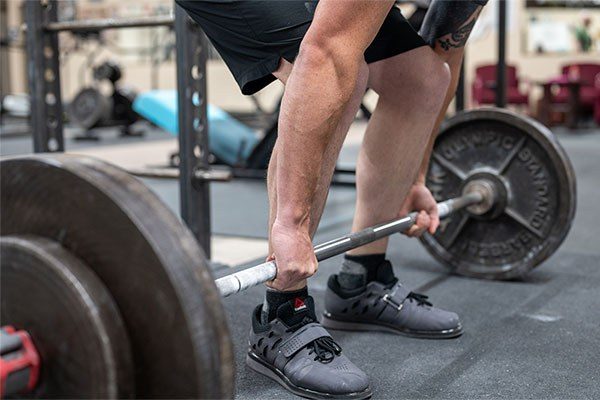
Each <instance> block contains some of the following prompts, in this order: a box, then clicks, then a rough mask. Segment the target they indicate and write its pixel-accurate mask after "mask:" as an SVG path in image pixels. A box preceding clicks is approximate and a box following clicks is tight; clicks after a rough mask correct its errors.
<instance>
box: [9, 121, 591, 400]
mask: <svg viewBox="0 0 600 400" xmlns="http://www.w3.org/2000/svg"><path fill="white" fill-rule="evenodd" d="M559 137H560V139H561V142H562V144H563V145H564V147H565V148H566V150H567V152H568V154H569V156H570V158H571V160H572V162H573V164H574V166H575V169H576V174H577V180H578V210H577V215H576V218H575V222H574V224H573V228H572V230H571V233H570V235H569V236H568V237H567V239H566V241H565V243H564V244H563V245H562V247H561V248H560V249H559V251H558V252H557V253H556V254H555V255H554V256H553V257H551V258H550V259H549V260H547V261H546V262H545V263H544V264H543V265H541V266H539V267H538V268H537V269H536V270H534V271H533V272H532V273H531V274H530V275H529V276H528V277H527V278H526V279H524V280H522V281H514V282H492V281H480V280H474V279H468V278H462V277H456V276H450V275H448V274H447V273H446V271H445V269H444V268H443V267H442V266H440V265H439V264H438V263H437V262H436V261H435V260H433V259H432V258H431V256H429V254H427V253H426V251H425V250H424V249H423V248H422V247H421V245H420V244H419V242H418V241H417V240H409V239H406V238H404V237H401V236H395V237H393V239H392V241H391V246H390V248H391V250H390V252H389V258H390V259H391V261H392V262H393V264H394V265H395V271H396V274H397V275H398V276H399V278H400V279H401V280H402V281H403V282H404V283H405V284H407V285H408V286H410V287H411V288H415V289H416V290H417V291H421V292H423V293H426V294H427V295H429V296H430V299H431V300H432V301H433V303H434V304H435V305H437V306H440V307H443V308H447V309H450V310H453V311H456V312H458V313H459V314H460V315H461V318H462V322H463V326H464V330H465V333H464V335H463V336H462V337H460V338H457V339H450V340H442V341H435V340H422V339H410V338H405V337H400V336H394V335H391V334H383V333H361V332H356V333H350V332H336V331H332V334H333V336H334V338H335V339H336V340H337V341H338V342H339V343H340V345H341V346H342V347H343V349H344V352H345V353H346V354H347V355H348V356H349V357H350V358H351V359H352V360H353V361H354V362H355V363H356V364H357V365H358V366H359V367H361V368H363V369H364V370H365V371H366V372H367V373H368V374H369V375H370V376H371V381H372V388H373V393H374V396H373V397H374V398H385V399H392V398H393V399H396V398H444V399H446V398H448V399H450V398H453V399H455V398H461V399H472V398H519V399H520V398H531V399H540V398H544V399H547V398H556V399H565V398H578V399H584V398H585V399H592V398H594V399H597V398H600V382H599V378H598V377H600V333H599V332H600V311H599V310H600V212H598V201H597V199H600V178H599V177H600V157H598V155H599V154H600V131H598V130H596V131H586V132H585V133H578V134H570V133H566V132H564V133H563V132H561V133H559ZM2 142H3V143H2V146H0V149H1V153H2V154H8V153H12V154H14V153H19V152H26V151H30V145H29V143H30V142H29V139H24V138H19V139H3V140H2ZM71 148H72V147H71ZM356 151H357V149H356V148H355V147H350V148H345V149H344V153H343V157H342V158H343V161H345V162H352V161H353V159H354V156H355V154H356ZM146 182H147V183H148V184H149V185H150V186H151V187H152V188H153V189H154V190H155V191H156V192H157V193H158V194H159V195H160V196H161V197H162V198H163V199H164V200H165V201H166V202H167V203H168V204H169V205H170V206H171V207H172V208H173V209H177V204H178V200H177V187H176V184H175V182H165V181H152V180H147V181H146ZM212 188H213V189H212V199H213V201H212V207H213V215H212V219H213V224H214V231H215V232H216V233H221V234H230V235H244V236H251V237H266V218H267V205H266V193H265V185H264V183H262V182H256V181H234V182H231V183H225V184H220V183H218V184H213V186H212ZM353 199H354V191H353V189H350V188H342V187H335V188H333V189H332V191H331V195H330V198H329V201H328V205H327V208H326V212H325V215H324V217H323V221H322V226H321V228H322V229H320V231H319V234H318V237H317V241H322V240H325V239H328V238H332V237H335V236H338V235H341V234H344V233H346V232H347V231H348V230H349V229H350V219H351V216H352V211H353V206H354V204H353ZM248 210H252V212H249V211H248ZM339 264H340V258H339V257H337V258H333V259H330V260H327V261H325V262H322V263H321V265H320V270H319V272H318V274H317V275H316V276H315V277H313V278H312V279H311V280H310V291H311V294H312V295H313V296H314V297H315V300H316V304H317V307H318V309H319V311H320V310H321V309H322V300H323V293H324V290H325V283H326V281H327V277H328V276H329V274H331V273H334V272H336V271H337V269H338V267H339ZM234 269H237V268H234ZM230 272H232V269H229V268H222V269H220V270H218V271H215V273H216V276H220V275H223V274H225V273H230ZM262 296H263V289H262V288H254V289H251V290H248V291H246V292H245V293H243V294H240V295H237V296H234V297H231V298H228V299H225V300H224V303H225V308H226V311H227V313H228V316H229V321H230V329H231V332H232V336H233V341H234V345H235V349H236V364H237V382H236V397H237V398H239V399H256V398H260V399H281V398H293V397H294V396H292V395H291V394H289V393H288V392H286V391H285V390H284V389H282V388H281V387H280V386H279V385H277V384H276V383H274V382H272V381H270V380H269V379H268V378H265V377H263V376H261V375H258V374H256V373H255V372H253V371H250V370H248V369H247V368H245V366H244V362H243V360H244V357H245V351H246V346H247V333H248V329H249V327H250V324H249V323H250V317H249V315H250V312H251V310H252V309H253V308H254V306H255V305H256V304H258V303H259V302H261V301H262Z"/></svg>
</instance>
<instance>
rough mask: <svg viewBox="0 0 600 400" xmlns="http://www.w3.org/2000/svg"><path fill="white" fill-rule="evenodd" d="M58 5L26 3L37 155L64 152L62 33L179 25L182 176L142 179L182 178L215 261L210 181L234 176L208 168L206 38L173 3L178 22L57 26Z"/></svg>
mask: <svg viewBox="0 0 600 400" xmlns="http://www.w3.org/2000/svg"><path fill="white" fill-rule="evenodd" d="M57 2H58V1H57V0H28V1H26V2H25V22H26V41H27V56H28V59H27V73H28V82H29V91H30V98H31V130H32V137H33V149H34V152H36V153H41V152H62V151H64V150H65V146H64V136H63V120H62V115H63V107H62V96H61V88H60V64H59V48H58V32H62V31H68V32H81V31H100V30H105V29H121V28H139V27H154V26H170V25H173V24H174V25H175V34H176V38H177V58H176V59H177V68H176V70H177V88H178V93H179V98H178V107H179V115H178V117H179V155H180V159H181V162H180V166H179V173H178V174H176V173H169V174H163V173H160V172H157V171H146V173H144V171H141V172H139V171H138V172H139V173H138V175H146V176H152V174H153V173H154V175H161V177H164V178H166V177H167V175H169V176H168V177H171V178H173V177H177V176H178V177H179V189H180V199H181V200H180V205H181V217H182V219H183V220H184V221H185V223H186V224H187V226H188V227H189V228H190V230H191V231H192V232H193V234H194V236H195V237H196V239H197V240H198V243H199V244H200V246H201V247H202V249H203V250H204V252H205V254H206V256H207V257H208V258H210V256H211V248H210V236H211V226H210V191H209V181H211V180H220V181H223V180H227V179H229V177H230V174H229V175H228V174H227V173H225V172H223V171H217V172H214V171H211V170H210V169H209V167H210V166H209V163H208V155H209V152H208V121H207V113H206V74H205V71H206V68H205V67H206V59H207V51H206V50H207V48H208V46H207V39H206V37H205V36H204V34H203V33H202V31H201V30H200V28H199V27H198V26H197V25H196V24H194V23H193V22H192V21H191V20H190V19H189V17H188V16H187V14H186V13H185V11H184V10H183V9H182V8H181V7H179V6H178V5H177V4H175V3H173V9H174V13H175V17H173V16H159V17H145V18H126V19H99V20H87V21H70V22H58V20H57V19H58V18H57V17H58V15H57V11H58V7H57Z"/></svg>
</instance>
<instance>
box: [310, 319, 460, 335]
mask: <svg viewBox="0 0 600 400" xmlns="http://www.w3.org/2000/svg"><path fill="white" fill-rule="evenodd" d="M321 325H323V327H325V328H327V329H334V330H338V331H370V332H372V331H375V332H388V333H394V334H396V335H402V336H408V337H414V338H421V339H452V338H455V337H458V336H460V335H462V333H463V332H462V326H461V325H460V324H459V325H458V326H457V327H456V328H453V329H445V330H441V331H417V330H412V329H401V328H397V327H394V326H391V325H384V324H381V323H376V322H371V323H363V322H350V321H341V320H339V319H334V318H332V317H331V314H328V313H325V314H323V318H322V320H321Z"/></svg>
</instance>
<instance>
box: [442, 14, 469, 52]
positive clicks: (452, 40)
mask: <svg viewBox="0 0 600 400" xmlns="http://www.w3.org/2000/svg"><path fill="white" fill-rule="evenodd" d="M476 21H477V18H473V19H471V21H470V22H469V23H468V24H466V25H464V26H463V27H461V28H459V29H458V30H457V31H456V32H452V33H450V37H449V38H445V39H438V43H439V44H440V46H442V48H443V49H444V50H446V51H449V50H450V49H452V48H459V47H464V46H465V44H466V43H467V39H468V38H469V35H470V34H471V31H472V30H473V26H475V22H476Z"/></svg>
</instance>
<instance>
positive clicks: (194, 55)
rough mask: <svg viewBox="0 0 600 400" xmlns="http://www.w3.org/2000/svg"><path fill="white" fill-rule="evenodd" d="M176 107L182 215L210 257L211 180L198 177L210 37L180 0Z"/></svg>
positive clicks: (205, 151)
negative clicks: (194, 21)
mask: <svg viewBox="0 0 600 400" xmlns="http://www.w3.org/2000/svg"><path fill="white" fill-rule="evenodd" d="M174 7H175V34H176V38H177V39H176V40H177V92H178V95H177V96H178V99H177V107H178V124H179V127H178V128H179V160H180V162H179V171H180V174H179V193H180V206H181V217H182V219H183V220H184V221H185V222H186V224H187V226H188V227H189V228H190V229H191V230H192V232H193V234H194V235H195V236H196V238H197V240H198V243H199V244H200V246H201V247H202V249H203V250H204V252H205V253H206V256H207V257H208V258H210V256H211V248H210V236H211V226H210V225H211V224H210V215H211V213H210V190H209V189H210V187H209V186H210V183H209V181H208V180H203V179H197V178H195V176H197V173H198V172H199V171H201V170H208V169H209V161H208V156H209V148H208V121H207V108H206V74H205V71H206V58H207V47H208V46H207V39H206V37H205V36H204V33H203V32H202V31H201V30H200V28H199V27H198V25H196V24H195V23H193V21H192V20H191V19H189V17H188V16H187V14H186V12H185V10H183V9H182V8H181V7H180V6H178V5H177V4H175V5H174Z"/></svg>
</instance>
